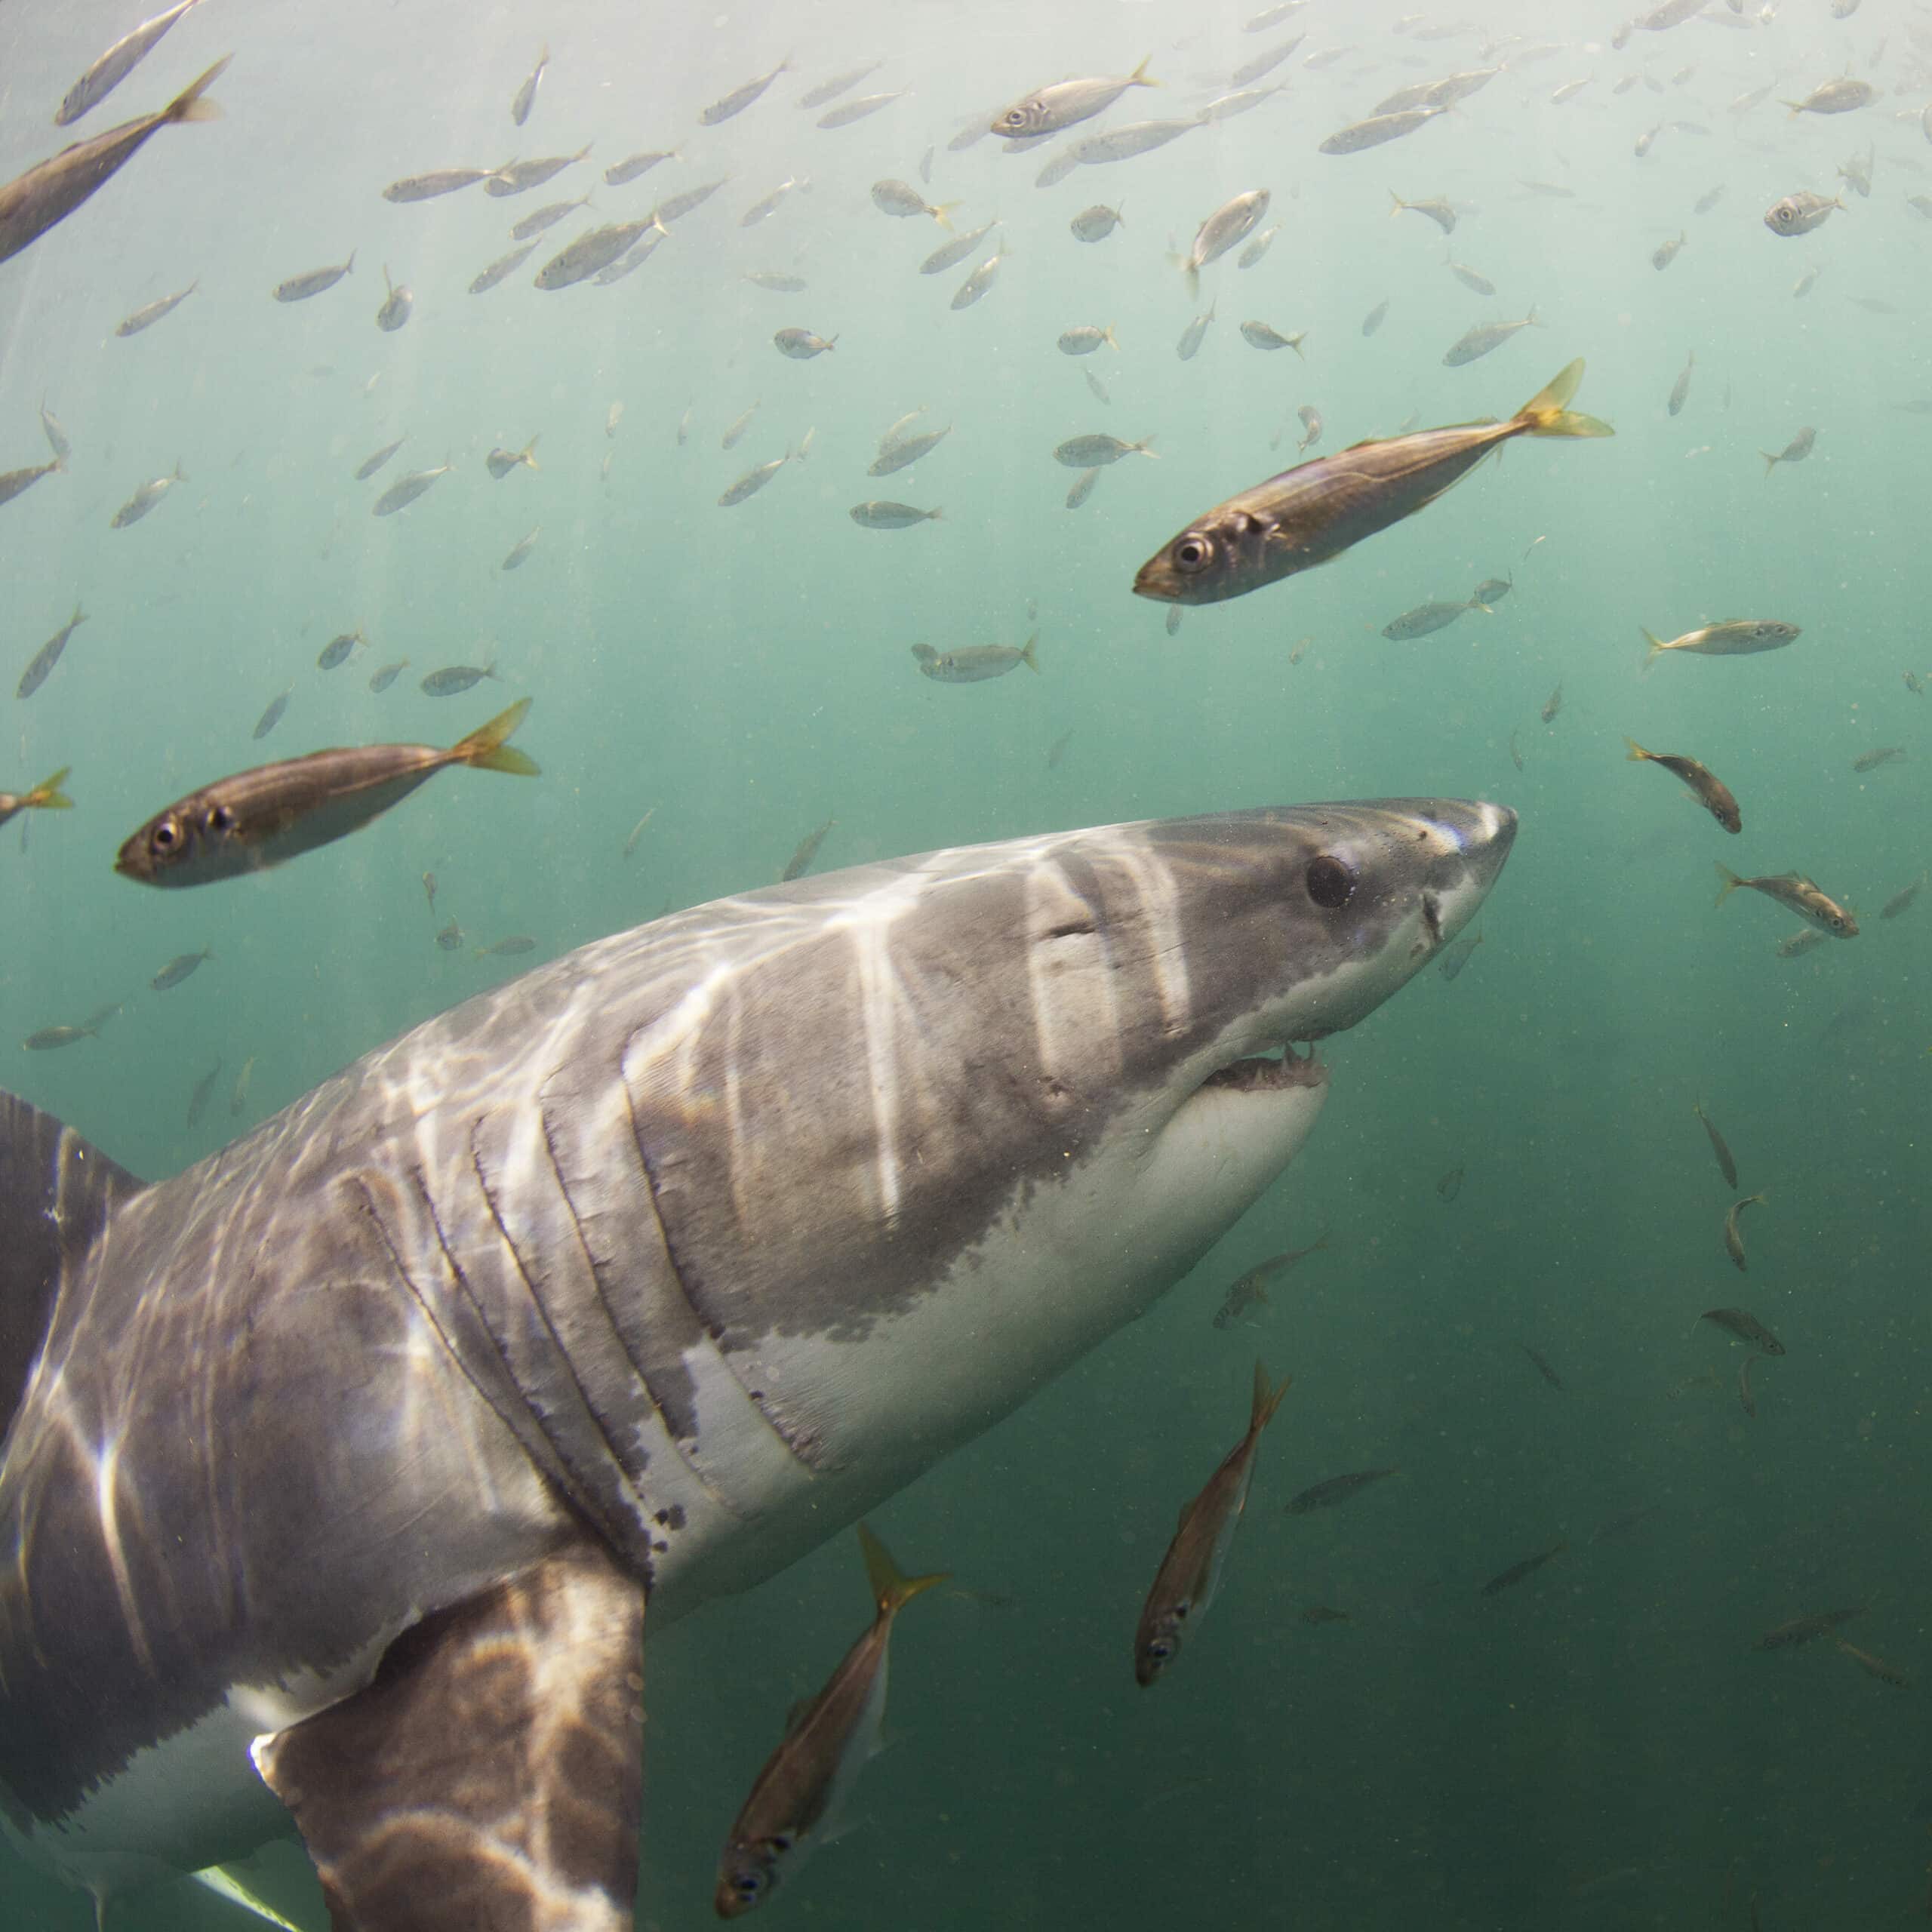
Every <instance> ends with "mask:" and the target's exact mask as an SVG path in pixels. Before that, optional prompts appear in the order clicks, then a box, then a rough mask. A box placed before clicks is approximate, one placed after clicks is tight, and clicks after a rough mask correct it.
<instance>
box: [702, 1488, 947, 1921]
mask: <svg viewBox="0 0 1932 1932" xmlns="http://www.w3.org/2000/svg"><path fill="white" fill-rule="evenodd" d="M859 1541H860V1547H861V1548H862V1549H863V1550H864V1552H865V1557H866V1576H867V1577H868V1579H869V1581H870V1583H871V1585H872V1601H874V1603H875V1604H876V1605H877V1606H878V1614H877V1616H876V1617H875V1618H874V1619H873V1621H872V1628H871V1629H869V1630H868V1631H867V1632H866V1634H865V1635H863V1637H861V1638H860V1639H859V1641H857V1643H856V1644H854V1645H853V1646H852V1647H851V1650H849V1651H847V1652H846V1654H845V1656H844V1660H843V1661H842V1662H841V1663H840V1664H839V1666H838V1669H836V1670H835V1671H834V1672H832V1676H831V1678H830V1680H829V1681H828V1682H827V1684H826V1687H825V1688H824V1689H823V1690H821V1691H820V1693H819V1694H818V1695H817V1697H814V1699H813V1700H811V1703H808V1704H806V1705H804V1706H803V1707H802V1708H801V1709H799V1710H798V1711H797V1712H795V1713H794V1715H793V1716H792V1720H791V1721H790V1723H789V1724H788V1725H787V1726H786V1732H785V1736H784V1738H783V1741H782V1742H781V1743H780V1745H779V1746H778V1748H777V1750H776V1751H774V1752H773V1753H772V1754H771V1757H770V1758H768V1759H767V1760H766V1761H765V1765H764V1769H763V1770H761V1771H760V1772H759V1773H758V1777H757V1780H756V1781H755V1783H753V1784H752V1789H751V1794H750V1795H749V1797H747V1798H746V1800H745V1802H744V1804H743V1808H742V1809H741V1810H740V1811H739V1813H738V1816H737V1820H736V1821H735V1822H734V1824H733V1825H732V1827H731V1835H730V1836H729V1837H728V1838H727V1839H726V1840H725V1843H724V1851H723V1853H722V1854H721V1857H719V1859H718V1877H717V1881H716V1884H715V1886H714V1887H713V1890H712V1907H713V1909H714V1910H715V1912H717V1914H718V1917H719V1918H738V1917H739V1916H740V1915H742V1914H743V1913H745V1912H749V1911H750V1910H751V1909H752V1908H753V1907H754V1906H758V1905H761V1904H762V1903H764V1901H765V1900H767V1899H768V1898H769V1897H771V1894H772V1892H773V1890H774V1888H775V1887H777V1884H778V1883H779V1881H780V1879H781V1878H783V1877H785V1876H786V1875H789V1874H790V1873H791V1872H795V1871H796V1870H797V1869H798V1864H799V1862H800V1861H801V1860H802V1859H803V1858H804V1856H805V1854H807V1853H808V1851H810V1850H811V1848H812V1847H813V1846H814V1844H816V1843H817V1842H818V1841H819V1840H820V1838H823V1837H826V1836H829V1835H832V1834H834V1833H835V1832H837V1830H838V1827H839V1826H840V1824H841V1822H842V1817H841V1814H842V1813H843V1812H844V1809H845V1807H846V1805H847V1804H848V1801H849V1798H850V1796H851V1789H852V1787H853V1786H854V1783H855V1782H856V1781H857V1778H858V1775H859V1774H860V1771H861V1770H863V1769H864V1767H865V1766H866V1764H868V1763H869V1761H871V1760H872V1758H875V1757H877V1756H878V1754H879V1753H880V1752H881V1751H882V1750H884V1748H885V1738H884V1727H885V1698H886V1684H887V1675H888V1657H889V1656H890V1653H891V1643H892V1626H893V1621H894V1618H896V1617H897V1616H898V1614H899V1613H900V1611H902V1610H903V1609H904V1608H905V1607H906V1604H909V1603H910V1602H911V1601H912V1599H913V1598H915V1596H917V1595H919V1594H920V1592H921V1591H924V1590H929V1589H931V1588H932V1587H933V1586H934V1584H936V1583H943V1582H945V1581H946V1577H945V1576H944V1574H943V1573H942V1574H936V1575H933V1576H929V1577H903V1576H901V1575H900V1573H899V1571H898V1568H897V1566H896V1565H895V1564H894V1562H893V1560H892V1558H891V1556H890V1555H888V1553H887V1551H886V1549H885V1546H884V1544H882V1543H881V1542H880V1541H879V1540H878V1538H877V1537H875V1536H874V1535H873V1534H872V1532H871V1531H870V1530H869V1529H867V1528H866V1526H865V1525H864V1524H863V1523H861V1524H860V1525H859Z"/></svg>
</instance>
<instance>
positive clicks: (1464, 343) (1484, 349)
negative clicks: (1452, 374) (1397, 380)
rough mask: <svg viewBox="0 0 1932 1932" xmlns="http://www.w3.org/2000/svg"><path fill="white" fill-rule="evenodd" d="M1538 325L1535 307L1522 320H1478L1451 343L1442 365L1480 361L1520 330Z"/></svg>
mask: <svg viewBox="0 0 1932 1932" xmlns="http://www.w3.org/2000/svg"><path fill="white" fill-rule="evenodd" d="M1537 326H1538V324H1537V312H1536V310H1535V309H1531V311H1530V312H1529V313H1528V314H1527V315H1525V316H1524V318H1523V319H1522V320H1521V321H1520V322H1478V324H1477V325H1476V326H1475V328H1472V329H1466V330H1465V331H1463V334H1461V335H1460V337H1458V338H1457V340H1455V341H1454V343H1451V345H1450V346H1449V349H1448V350H1447V352H1446V353H1445V354H1444V356H1443V358H1442V366H1443V367H1444V368H1445V369H1460V368H1463V366H1464V365H1465V364H1467V363H1470V362H1475V361H1480V360H1481V358H1482V357H1484V356H1485V355H1488V354H1490V353H1491V351H1492V350H1494V349H1500V348H1501V347H1502V346H1503V344H1504V343H1506V342H1507V341H1508V340H1509V338H1510V337H1512V335H1515V334H1517V333H1518V331H1521V330H1523V329H1527V328H1536V327H1537Z"/></svg>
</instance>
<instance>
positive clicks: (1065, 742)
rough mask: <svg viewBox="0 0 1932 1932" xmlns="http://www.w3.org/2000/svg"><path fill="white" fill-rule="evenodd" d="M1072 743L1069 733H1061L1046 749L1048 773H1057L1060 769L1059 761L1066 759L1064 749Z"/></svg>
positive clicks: (1070, 733) (1071, 735)
mask: <svg viewBox="0 0 1932 1932" xmlns="http://www.w3.org/2000/svg"><path fill="white" fill-rule="evenodd" d="M1072 742H1073V734H1072V732H1071V731H1063V732H1062V733H1061V734H1060V736H1059V737H1057V738H1056V739H1055V740H1054V741H1053V743H1051V745H1049V746H1048V747H1047V769H1048V771H1058V770H1059V769H1060V760H1061V759H1062V758H1064V757H1066V748H1067V746H1069V745H1070V744H1071V743H1072Z"/></svg>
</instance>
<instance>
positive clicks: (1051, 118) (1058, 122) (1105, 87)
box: [988, 60, 1160, 140]
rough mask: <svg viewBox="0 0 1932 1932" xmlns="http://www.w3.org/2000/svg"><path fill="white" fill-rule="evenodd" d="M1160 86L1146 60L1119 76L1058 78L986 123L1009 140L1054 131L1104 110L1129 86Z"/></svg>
mask: <svg viewBox="0 0 1932 1932" xmlns="http://www.w3.org/2000/svg"><path fill="white" fill-rule="evenodd" d="M1158 85H1160V83H1159V82H1158V81H1150V80H1149V78H1147V63H1146V61H1145V60H1143V61H1142V62H1141V63H1140V66H1137V68H1135V69H1134V72H1132V73H1131V74H1128V75H1122V76H1121V77H1119V78H1115V79H1104V78H1096V79H1091V80H1079V81H1060V82H1057V83H1056V84H1055V85H1054V86H1052V87H1050V88H1037V89H1036V90H1035V91H1034V92H1033V93H1032V94H1027V95H1026V96H1025V97H1023V99H1021V100H1017V101H1015V102H1014V104H1013V105H1012V106H1011V107H1008V108H1004V109H1001V111H1000V112H998V114H995V115H994V116H993V118H992V120H991V122H989V123H988V131H989V132H990V133H992V134H999V135H1002V136H1004V137H1005V138H1006V139H1007V140H1023V139H1025V138H1026V137H1029V136H1034V135H1039V134H1057V133H1058V132H1059V131H1060V129H1062V128H1071V127H1073V126H1075V125H1077V124H1078V122H1082V121H1090V120H1091V119H1092V118H1093V117H1094V115H1097V114H1100V113H1103V112H1105V111H1106V109H1108V108H1109V107H1111V106H1112V105H1113V104H1114V103H1115V101H1117V100H1119V98H1120V97H1121V95H1122V94H1124V93H1126V91H1128V88H1151V87H1158Z"/></svg>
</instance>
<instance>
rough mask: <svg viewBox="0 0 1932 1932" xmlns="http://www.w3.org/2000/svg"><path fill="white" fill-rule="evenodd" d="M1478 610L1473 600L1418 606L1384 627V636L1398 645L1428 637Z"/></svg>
mask: <svg viewBox="0 0 1932 1932" xmlns="http://www.w3.org/2000/svg"><path fill="white" fill-rule="evenodd" d="M1475 608H1477V605H1476V604H1475V600H1474V599H1473V598H1472V599H1470V601H1469V602H1467V603H1463V604H1441V603H1429V604H1418V605H1417V606H1416V607H1415V608H1414V610H1413V611H1404V612H1403V613H1402V614H1401V616H1400V617H1396V618H1393V619H1392V620H1390V621H1389V623H1386V624H1384V625H1383V626H1382V635H1383V636H1384V637H1386V638H1395V640H1396V641H1398V643H1399V642H1405V641H1407V639H1409V638H1416V637H1426V636H1428V635H1429V633H1430V632H1432V631H1439V630H1441V629H1442V628H1443V626H1444V625H1446V624H1453V623H1454V622H1455V621H1456V620H1457V618H1458V617H1460V616H1462V614H1463V612H1464V611H1473V610H1475Z"/></svg>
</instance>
